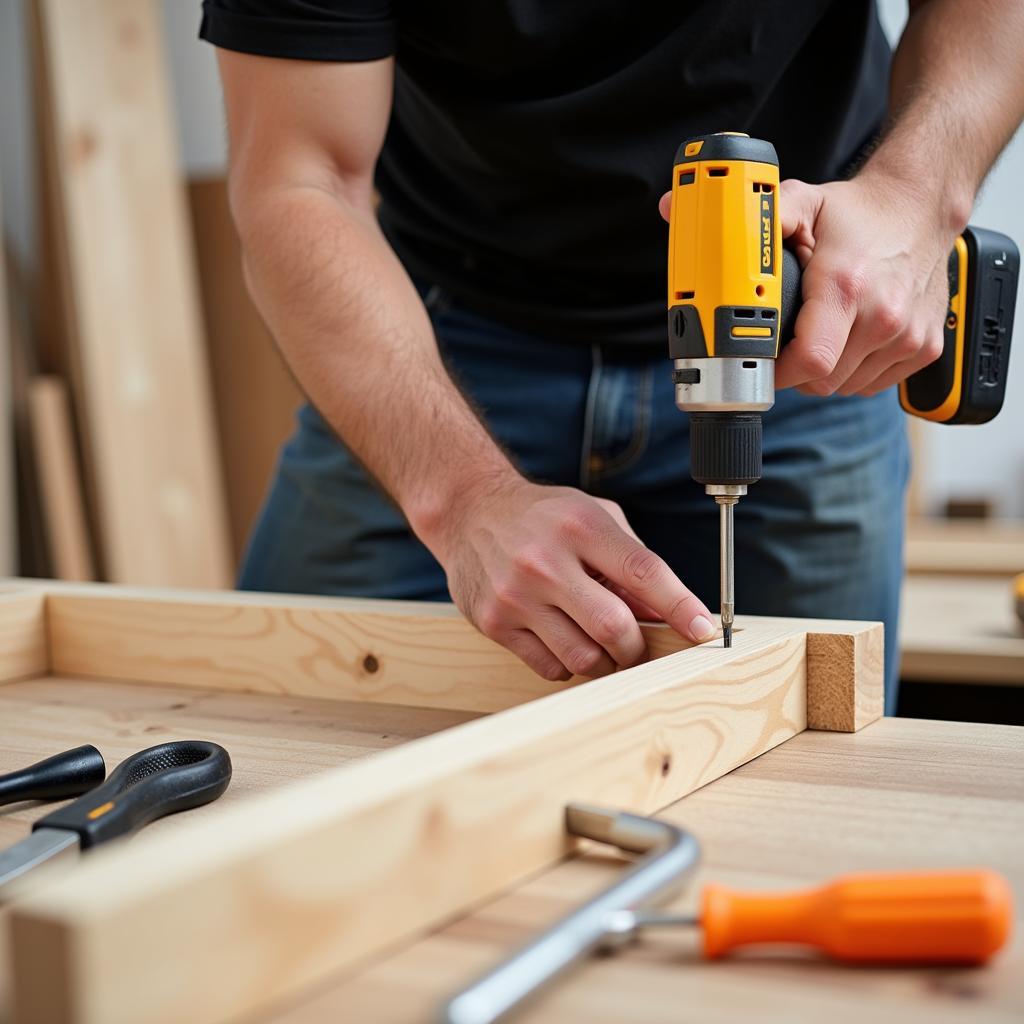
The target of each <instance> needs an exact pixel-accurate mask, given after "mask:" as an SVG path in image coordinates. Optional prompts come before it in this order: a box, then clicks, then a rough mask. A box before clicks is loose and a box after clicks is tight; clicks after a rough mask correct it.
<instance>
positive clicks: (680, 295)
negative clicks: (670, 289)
mask: <svg viewBox="0 0 1024 1024" xmlns="http://www.w3.org/2000/svg"><path fill="white" fill-rule="evenodd" d="M695 294H696V293H695V292H676V302H683V301H684V300H685V299H692V298H693V296H694V295H695Z"/></svg>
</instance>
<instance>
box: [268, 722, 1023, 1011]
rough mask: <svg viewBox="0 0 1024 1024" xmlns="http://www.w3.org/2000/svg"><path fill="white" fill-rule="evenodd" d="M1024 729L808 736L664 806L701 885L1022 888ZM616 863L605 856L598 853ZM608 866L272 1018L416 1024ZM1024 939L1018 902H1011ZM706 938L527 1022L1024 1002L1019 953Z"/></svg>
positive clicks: (895, 729)
mask: <svg viewBox="0 0 1024 1024" xmlns="http://www.w3.org/2000/svg"><path fill="white" fill-rule="evenodd" d="M1022 792H1024V730H1022V729H1015V728H1012V727H1007V726H989V725H966V724H962V723H948V722H920V721H908V720H907V719H892V718H887V719H885V720H883V721H880V722H877V723H876V724H875V725H873V726H871V728H869V729H866V730H865V731H864V732H862V733H860V734H858V735H857V736H856V737H850V736H834V735H829V734H827V733H815V732H807V733H803V734H802V735H800V736H797V737H796V738H795V739H793V740H790V741H789V742H788V743H784V744H782V745H781V746H780V747H777V748H776V749H775V750H772V751H770V752H769V753H767V754H765V755H764V756H763V757H759V758H758V759H757V760H756V761H752V762H751V763H750V764H747V765H745V766H743V767H742V768H739V769H737V770H736V771H734V772H732V773H731V774H729V775H727V776H725V777H724V778H722V779H719V780H718V781H717V782H713V783H712V784H711V785H709V786H706V787H704V788H703V789H701V790H699V791H698V792H696V793H694V794H692V795H691V796H688V797H687V798H686V799H684V800H682V801H680V802H678V803H676V804H673V805H672V806H671V807H669V808H667V809H666V810H665V811H662V812H661V814H660V815H659V817H662V818H665V819H667V820H669V821H672V822H675V823H676V824H679V825H682V826H684V827H686V828H687V829H691V830H692V831H693V832H694V833H695V834H696V835H697V837H698V838H699V839H700V841H701V844H702V847H703V854H704V856H703V859H702V863H701V868H700V871H699V873H698V876H697V878H696V879H695V881H694V883H693V884H691V885H690V886H688V887H687V889H686V891H685V892H684V893H683V894H682V895H681V896H680V898H679V899H678V900H676V901H675V902H674V903H672V904H670V905H669V908H670V909H673V910H676V911H679V912H681V913H688V912H692V911H693V910H694V909H695V907H696V904H697V902H698V897H699V893H700V891H701V889H702V887H703V885H704V884H705V883H706V882H719V883H722V884H725V885H730V886H735V887H737V888H741V889H747V888H753V889H759V888H764V889H794V888H803V887H805V886H810V885H815V884H818V883H820V882H822V881H825V880H826V879H828V878H830V877H832V876H834V875H836V874H839V873H842V872H847V871H871V870H875V871H885V870H917V869H928V868H933V869H942V868H952V867H964V866H971V865H985V866H990V867H992V868H995V869H996V870H998V871H1001V872H1003V873H1004V874H1005V875H1006V876H1007V877H1008V878H1009V880H1010V883H1011V885H1012V886H1013V887H1014V889H1015V890H1016V892H1017V894H1018V897H1019V894H1020V893H1021V892H1024V801H1022V800H1021V798H1020V795H1021V793H1022ZM602 852H604V851H602ZM621 870H622V862H621V861H619V860H618V858H616V857H614V856H600V857H580V858H575V859H573V860H569V861H566V862H565V863H563V864H560V865H558V866H557V867H555V868H553V869H551V870H550V871H547V872H545V873H543V874H542V875H540V876H539V877H537V878H535V879H531V880H530V881H528V882H526V883H525V884H524V885H522V886H520V887H518V888H517V889H516V890H515V891H513V892H511V893H509V894H508V895H506V896H504V897H502V898H500V899H498V900H495V901H493V902H491V903H488V904H487V905H486V906H484V907H481V908H479V909H477V910H475V911H474V912H473V913H471V914H469V915H468V916H466V917H464V918H460V919H459V920H457V921H455V922H453V923H451V924H449V925H447V926H446V927H444V928H442V929H440V930H439V931H437V932H434V933H431V934H430V935H428V936H426V937H425V938H423V939H422V940H421V941H419V942H417V943H415V944H414V945H411V946H409V947H407V948H405V949H402V950H401V951H399V952H397V953H395V954H393V955H392V956H390V957H388V958H386V959H384V960H382V961H381V962H379V963H376V964H373V965H371V966H370V967H369V968H368V969H366V970H364V971H361V972H359V973H358V974H357V975H355V976H352V975H347V976H345V977H343V978H340V979H338V980H336V981H334V982H333V983H330V984H329V985H328V986H327V987H326V988H324V989H322V990H320V991H318V992H315V993H311V994H310V995H309V996H308V997H307V998H305V999H302V1000H298V1001H296V1002H294V1003H292V1004H290V1005H289V1006H287V1007H285V1008H282V1009H280V1010H279V1011H278V1012H277V1013H274V1014H272V1015H271V1017H270V1019H269V1020H268V1021H267V1024H333V1022H334V1021H343V1020H353V1021H374V1024H414V1022H415V1024H419V1022H421V1021H423V1020H428V1019H431V1010H432V1008H434V1007H436V1006H438V1005H439V1004H440V1003H441V1001H442V1000H443V999H444V998H445V997H446V996H448V995H451V994H452V993H453V992H454V991H456V990H457V989H458V988H460V987H461V986H462V985H464V984H465V983H466V982H467V981H469V980H470V979H471V978H472V977H474V976H476V975H477V974H478V973H480V972H482V971H484V970H486V969H487V968H488V967H490V966H491V965H493V964H495V963H497V962H498V961H499V960H501V958H502V957H504V956H507V955H508V953H510V952H511V951H512V950H513V949H515V948H516V947H517V946H518V945H519V944H520V943H522V942H525V941H526V940H527V939H528V938H529V937H530V936H532V935H534V934H536V933H537V932H538V931H540V930H541V929H543V928H544V927H546V926H547V925H549V924H550V923H551V922H553V921H554V920H556V919H557V918H558V917H559V916H560V915H562V914H563V913H566V912H568V911H569V910H570V909H572V907H574V906H575V905H577V904H578V903H580V902H581V901H582V900H584V899H587V898H588V897H590V896H592V895H593V894H594V893H596V892H598V891H599V890H600V889H601V888H603V887H604V886H607V885H608V884H610V883H611V882H612V881H613V880H614V879H615V878H616V873H617V872H620V871H621ZM1017 922H1018V923H1017V927H1016V932H1017V934H1018V936H1019V935H1020V934H1021V933H1022V930H1024V904H1022V903H1021V901H1020V899H1019V898H1018V903H1017ZM695 945H696V944H695V941H694V933H692V932H689V931H687V930H685V929H678V930H676V929H664V930H658V931H651V932H650V933H649V935H648V936H647V937H646V938H645V939H644V941H643V942H642V943H641V944H639V945H636V946H630V947H628V948H627V949H625V950H623V951H620V952H619V953H618V954H617V955H616V956H614V957H611V958H607V957H595V958H594V959H593V960H591V961H590V962H589V963H587V964H586V965H584V966H582V967H580V968H579V969H577V970H575V971H573V972H572V973H571V974H569V975H567V976H566V978H565V979H564V980H563V981H561V982H559V983H558V984H557V985H556V986H554V987H553V988H551V989H548V990H547V991H546V992H545V993H544V994H543V996H541V997H540V998H538V999H537V1000H536V1001H535V1002H534V1003H532V1004H531V1005H530V1006H528V1007H526V1008H524V1010H523V1011H522V1013H521V1014H520V1015H518V1016H517V1017H516V1021H517V1022H521V1024H565V1022H566V1021H587V1022H588V1024H622V1022H624V1021H643V1022H646V1024H670V1022H672V1024H675V1022H691V1021H692V1022H698V1021H699V1022H702V1024H703V1022H709V1024H732V1022H734V1021H758V1022H768V1024H804V1022H807V1024H818V1022H820V1021H829V1020H833V1021H842V1022H845V1021H852V1020H867V1021H878V1022H884V1024H897V1022H899V1024H964V1022H966V1021H971V1022H986V1024H1011V1022H1017V1021H1019V1020H1020V1011H1021V1008H1022V1007H1024V943H1022V942H1021V941H1020V939H1019V938H1018V939H1017V941H1016V942H1015V943H1014V944H1013V946H1012V947H1011V949H1010V950H1008V951H1007V952H1006V953H1004V954H1002V955H1000V956H999V957H998V958H997V959H996V960H995V961H994V962H993V964H992V965H991V966H990V967H987V968H984V969H974V968H955V967H954V968H942V969H937V968H910V967H901V968H899V969H898V970H894V969H892V968H887V967H878V968H876V967H870V966H869V967H857V968H855V969H854V968H850V967H843V966H839V965H835V964H829V963H827V962H825V961H822V960H818V959H816V958H812V957H801V956H786V955H781V954H776V955H772V956H764V955H762V956H745V957H736V958H733V959H731V960H729V961H724V962H718V963H708V962H703V961H701V960H700V959H699V958H698V957H697V956H696V955H695V954H696V948H695Z"/></svg>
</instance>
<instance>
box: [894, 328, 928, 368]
mask: <svg viewBox="0 0 1024 1024" xmlns="http://www.w3.org/2000/svg"><path fill="white" fill-rule="evenodd" d="M923 345H924V336H923V335H922V334H921V333H920V332H919V331H915V330H907V331H904V332H903V333H902V334H901V335H900V336H899V337H898V338H897V339H896V343H895V354H896V356H897V358H899V359H900V360H901V361H902V360H904V359H910V358H911V357H912V356H916V355H917V354H918V352H920V351H921V348H922V346H923Z"/></svg>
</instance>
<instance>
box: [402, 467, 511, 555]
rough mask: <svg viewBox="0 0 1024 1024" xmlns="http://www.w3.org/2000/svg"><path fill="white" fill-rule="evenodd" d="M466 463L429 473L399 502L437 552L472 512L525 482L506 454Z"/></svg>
mask: <svg viewBox="0 0 1024 1024" xmlns="http://www.w3.org/2000/svg"><path fill="white" fill-rule="evenodd" d="M494 454H495V457H494V458H489V459H484V460H476V461H473V462H467V463H465V464H463V465H461V466H459V467H458V468H457V469H456V470H452V469H451V468H450V467H449V468H448V469H447V470H446V471H443V472H439V473H435V474H433V475H430V474H428V475H427V476H426V478H425V479H422V480H420V481H418V482H417V484H416V485H415V486H414V487H410V488H408V490H407V493H406V494H405V495H403V496H400V498H399V503H400V504H401V506H402V511H403V512H404V513H405V517H406V519H407V520H408V521H409V525H410V526H411V527H412V529H413V532H414V533H415V534H416V536H417V537H419V538H420V540H422V541H423V543H424V544H426V546H427V547H428V548H430V550H431V551H432V552H433V553H434V554H435V555H437V554H439V551H440V550H441V549H443V547H444V546H445V544H446V542H447V538H448V537H449V536H450V535H451V534H452V531H453V530H457V529H459V526H460V524H461V523H462V522H463V521H464V519H465V517H466V516H467V515H468V514H469V513H470V511H471V510H472V509H473V508H474V507H476V506H477V505H479V504H480V502H481V501H482V500H486V499H490V498H493V497H495V496H496V495H498V494H500V493H502V492H503V491H505V490H507V489H508V488H510V487H514V486H516V485H518V484H521V483H523V479H524V478H523V477H522V475H521V474H520V473H519V472H518V471H517V470H516V469H515V467H514V466H513V465H512V464H511V462H509V461H508V459H507V458H505V456H504V455H503V454H502V453H501V452H500V451H498V450H497V449H496V450H495V453H494Z"/></svg>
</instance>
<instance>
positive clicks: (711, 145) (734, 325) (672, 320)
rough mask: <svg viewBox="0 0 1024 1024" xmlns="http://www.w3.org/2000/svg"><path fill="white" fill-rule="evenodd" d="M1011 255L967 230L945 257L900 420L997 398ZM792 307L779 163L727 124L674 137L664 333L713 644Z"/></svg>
mask: <svg viewBox="0 0 1024 1024" xmlns="http://www.w3.org/2000/svg"><path fill="white" fill-rule="evenodd" d="M1019 266H1020V254H1019V253H1018V251H1017V247H1016V245H1014V243H1013V242H1012V241H1011V240H1010V239H1009V238H1007V237H1006V236H1005V235H1001V234H999V233H998V232H995V231H987V230H985V229H983V228H975V227H969V228H967V230H966V231H964V233H963V234H962V235H961V236H960V237H959V238H958V239H957V240H956V245H955V246H954V249H953V251H952V252H951V253H950V257H949V270H948V273H949V307H948V309H947V311H946V319H945V328H944V346H943V351H942V355H941V357H940V358H939V359H938V360H937V361H936V362H934V363H932V364H931V365H930V366H927V367H925V368H924V369H923V370H919V371H918V372H917V373H915V374H913V376H911V377H910V378H908V379H907V380H906V381H904V382H903V383H902V384H900V388H899V393H900V403H901V404H902V406H903V408H904V409H905V410H906V411H907V412H908V413H910V414H911V415H913V416H920V417H922V418H924V419H929V420H935V421H937V422H941V423H985V422H986V421H988V420H990V419H992V418H993V417H994V416H995V415H996V413H998V412H999V409H1000V408H1001V407H1002V404H1003V396H1004V394H1005V391H1006V373H1007V365H1008V362H1009V354H1010V337H1011V332H1012V329H1013V311H1014V302H1015V300H1016V295H1017V275H1018V269H1019ZM800 303H801V284H800V264H799V262H798V261H797V259H796V257H795V256H794V255H793V253H792V252H790V251H789V250H788V249H786V248H784V247H783V244H782V219H781V216H780V211H779V160H778V156H777V155H776V153H775V147H774V146H772V144H771V143H770V142H765V141H763V140H761V139H753V138H750V137H749V136H747V135H743V134H740V133H737V132H721V133H718V134H714V135H703V136H700V137H698V138H694V139H690V140H688V141H687V142H684V143H683V144H682V145H681V146H680V147H679V150H678V151H677V153H676V158H675V165H674V167H673V171H672V213H671V216H670V219H669V249H668V335H669V353H670V355H671V357H672V359H673V361H674V365H675V370H674V373H673V379H674V381H675V385H676V388H675V391H676V405H677V406H678V407H679V409H681V410H682V411H683V412H687V413H689V414H690V471H691V474H692V476H693V479H694V480H696V481H697V483H701V484H704V486H705V490H706V491H707V493H708V494H709V495H711V496H712V497H714V499H715V501H716V502H718V504H719V506H720V512H719V515H720V520H721V606H722V633H723V636H724V642H725V646H726V647H729V646H731V645H732V628H733V615H734V610H735V595H734V582H733V576H734V570H733V508H734V506H735V505H736V502H737V501H738V500H739V498H741V497H742V496H743V495H745V494H746V493H747V488H748V487H749V486H750V484H752V483H755V482H756V481H757V480H759V479H760V477H761V414H762V413H763V412H764V411H765V410H767V409H770V408H771V407H772V405H773V404H774V402H775V360H776V358H777V356H778V354H779V350H780V348H781V347H782V346H784V345H785V344H786V342H787V341H789V340H790V339H791V337H792V333H793V323H794V321H795V320H796V315H797V312H798V311H799V307H800Z"/></svg>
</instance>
